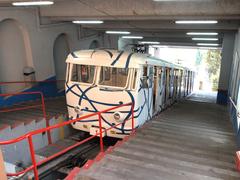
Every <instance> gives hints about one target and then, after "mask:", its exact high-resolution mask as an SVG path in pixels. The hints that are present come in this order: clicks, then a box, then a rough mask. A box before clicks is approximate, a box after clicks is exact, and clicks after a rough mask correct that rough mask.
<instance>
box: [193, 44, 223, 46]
mask: <svg viewBox="0 0 240 180" xmlns="http://www.w3.org/2000/svg"><path fill="white" fill-rule="evenodd" d="M197 45H198V46H219V44H211V43H197Z"/></svg>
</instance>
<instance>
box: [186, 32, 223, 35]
mask: <svg viewBox="0 0 240 180" xmlns="http://www.w3.org/2000/svg"><path fill="white" fill-rule="evenodd" d="M187 35H200V36H216V35H218V33H216V32H188V33H187Z"/></svg>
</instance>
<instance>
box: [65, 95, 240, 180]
mask: <svg viewBox="0 0 240 180" xmlns="http://www.w3.org/2000/svg"><path fill="white" fill-rule="evenodd" d="M236 150H237V147H236V144H235V139H234V134H233V130H232V127H231V122H230V120H229V118H228V112H227V109H226V107H223V106H219V105H216V104H213V103H204V102H197V101H187V100H186V101H183V102H179V103H177V104H175V105H174V106H172V107H171V108H169V109H167V110H166V111H164V112H163V113H161V114H160V115H159V116H158V117H156V118H154V119H153V120H151V121H150V122H148V123H147V124H146V126H145V127H144V128H141V129H139V130H138V131H137V134H136V136H134V137H133V138H130V139H129V140H128V141H127V142H125V143H123V144H122V145H121V146H120V147H117V148H114V150H113V151H112V152H111V153H107V154H106V155H105V157H104V158H103V159H102V160H100V161H99V162H95V163H94V164H93V165H92V166H91V167H90V168H88V169H87V168H81V169H80V171H78V172H77V173H75V174H74V175H73V174H69V176H71V179H72V178H73V179H75V180H82V179H84V180H86V179H89V180H93V179H94V180H96V179H99V180H100V179H101V180H102V179H104V180H113V179H124V180H126V179H138V180H139V179H151V180H155V179H156V180H159V179H164V180H181V179H183V180H186V179H189V180H195V179H197V180H203V179H211V180H213V179H224V180H229V179H236V180H237V179H240V173H239V172H237V171H236V170H235V161H234V153H235V152H236ZM67 179H69V178H67Z"/></svg>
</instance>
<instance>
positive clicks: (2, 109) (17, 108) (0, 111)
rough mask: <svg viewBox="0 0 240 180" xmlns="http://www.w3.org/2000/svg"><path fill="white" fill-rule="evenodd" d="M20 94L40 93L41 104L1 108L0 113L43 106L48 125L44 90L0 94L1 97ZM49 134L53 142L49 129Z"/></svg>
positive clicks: (47, 124) (50, 140) (49, 140)
mask: <svg viewBox="0 0 240 180" xmlns="http://www.w3.org/2000/svg"><path fill="white" fill-rule="evenodd" d="M20 95H40V98H41V104H37V105H30V106H24V107H16V108H1V109H0V113H6V112H13V111H20V110H26V109H33V108H36V107H42V113H43V118H44V119H45V121H46V127H48V126H49V119H48V118H47V113H46V106H45V100H44V96H43V93H42V92H38V91H36V92H21V93H6V94H0V97H7V96H20ZM47 136H48V143H49V144H51V143H52V138H51V133H50V132H49V131H48V132H47Z"/></svg>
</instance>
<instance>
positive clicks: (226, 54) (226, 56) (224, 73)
mask: <svg viewBox="0 0 240 180" xmlns="http://www.w3.org/2000/svg"><path fill="white" fill-rule="evenodd" d="M234 40H235V34H234V33H225V34H224V38H223V46H222V59H221V68H220V77H219V84H218V94H217V103H218V104H227V102H228V99H227V97H228V86H229V80H230V72H231V66H232V61H233V49H234Z"/></svg>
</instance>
